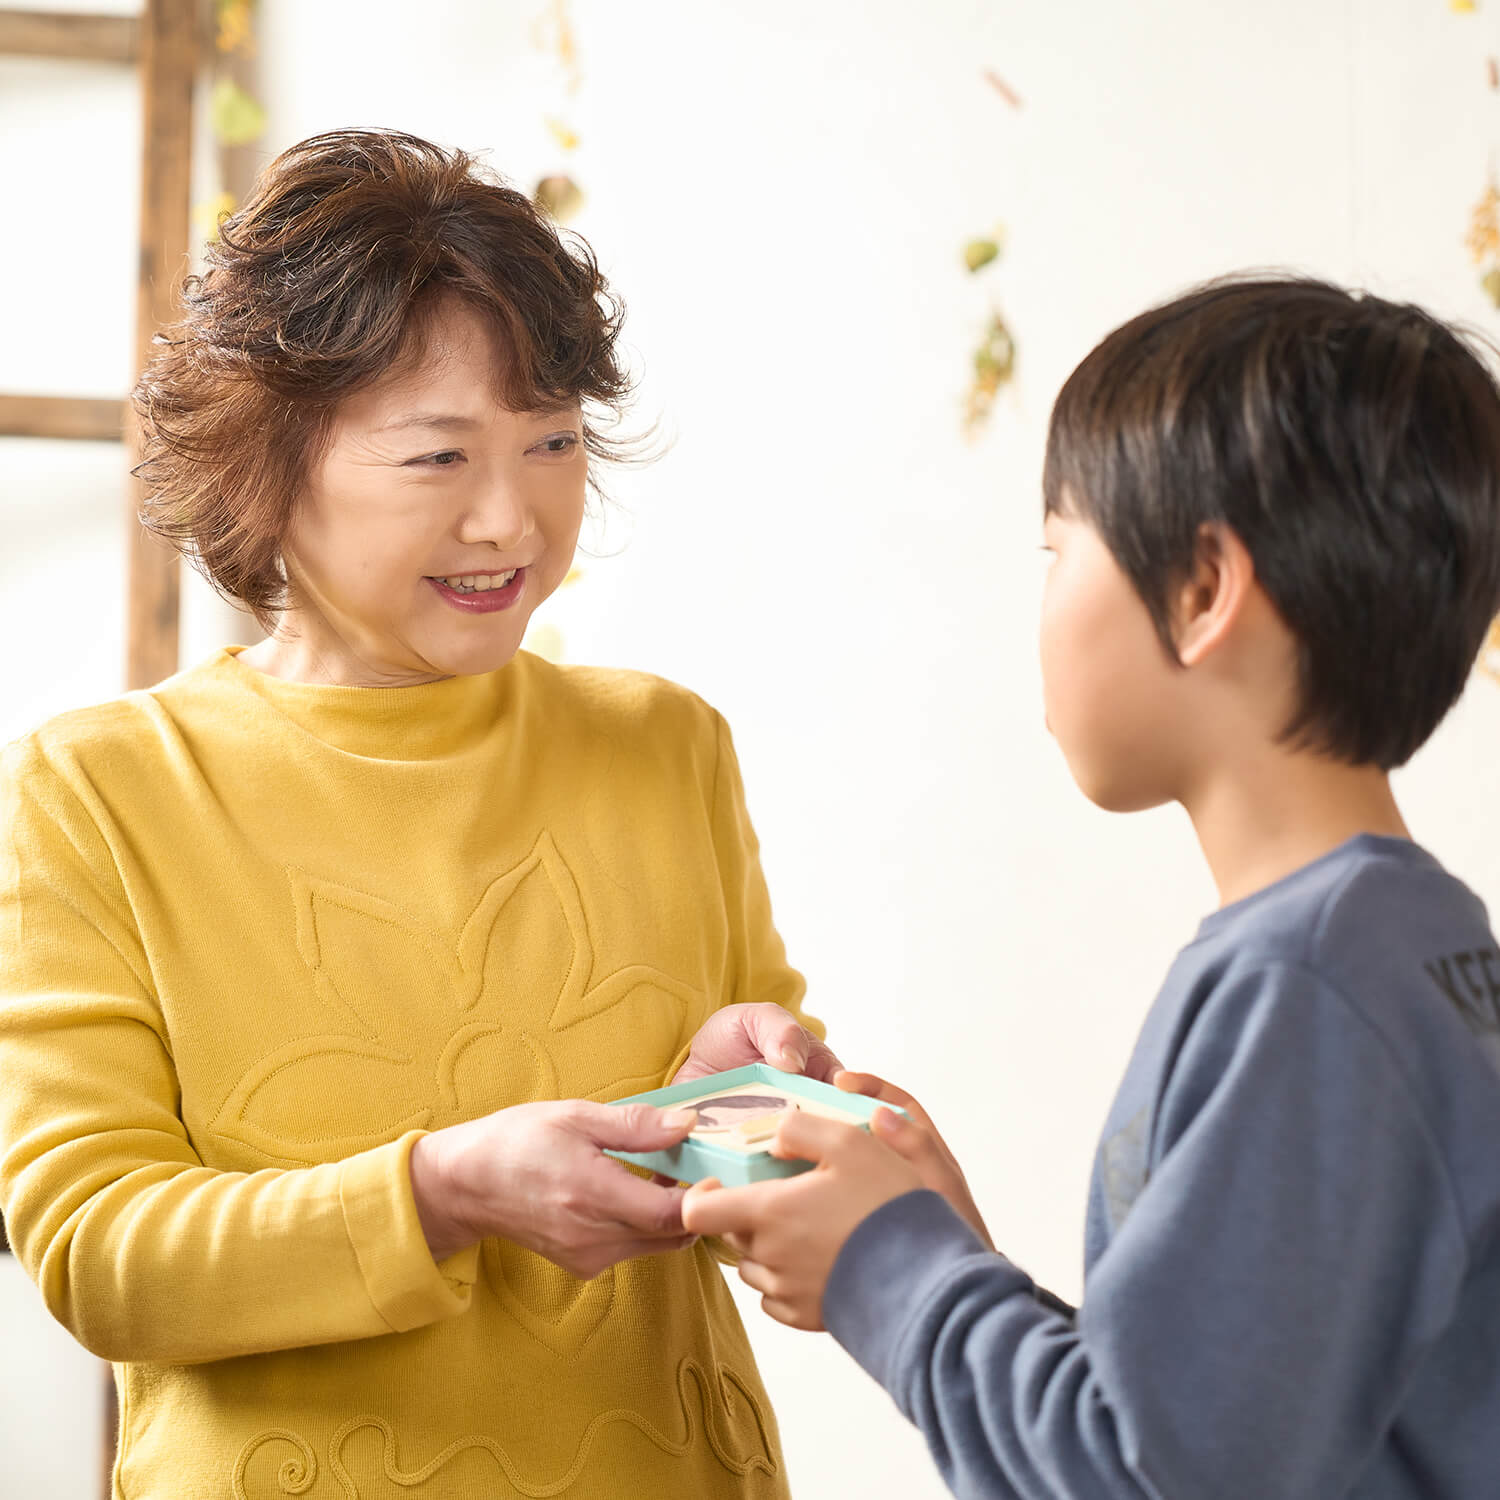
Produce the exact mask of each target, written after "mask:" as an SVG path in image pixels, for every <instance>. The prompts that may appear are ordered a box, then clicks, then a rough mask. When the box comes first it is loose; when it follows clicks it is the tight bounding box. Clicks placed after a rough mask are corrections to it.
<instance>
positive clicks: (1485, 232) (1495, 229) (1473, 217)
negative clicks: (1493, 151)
mask: <svg viewBox="0 0 1500 1500" xmlns="http://www.w3.org/2000/svg"><path fill="white" fill-rule="evenodd" d="M1464 244H1465V245H1467V246H1468V248H1469V254H1470V255H1471V256H1473V258H1474V264H1475V265H1479V264H1481V263H1483V262H1484V261H1487V260H1493V259H1495V258H1496V257H1497V256H1500V188H1497V187H1496V186H1495V179H1494V178H1493V177H1492V178H1491V179H1490V180H1489V181H1488V182H1487V183H1486V184H1485V188H1484V191H1483V192H1482V193H1481V194H1480V195H1479V201H1478V202H1477V203H1476V204H1475V205H1474V208H1473V211H1472V212H1471V213H1470V215H1469V232H1468V233H1467V234H1466V235H1465V236H1464Z"/></svg>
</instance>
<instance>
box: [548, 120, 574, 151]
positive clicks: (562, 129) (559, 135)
mask: <svg viewBox="0 0 1500 1500" xmlns="http://www.w3.org/2000/svg"><path fill="white" fill-rule="evenodd" d="M547 130H548V132H549V133H550V134H551V136H552V139H553V140H554V141H556V142H557V144H558V145H559V146H561V147H562V148H563V150H564V151H576V150H577V149H578V132H577V131H576V130H573V129H572V128H570V127H569V126H567V125H564V124H563V122H562V121H561V120H554V119H552V118H550V116H549V118H548V120H547Z"/></svg>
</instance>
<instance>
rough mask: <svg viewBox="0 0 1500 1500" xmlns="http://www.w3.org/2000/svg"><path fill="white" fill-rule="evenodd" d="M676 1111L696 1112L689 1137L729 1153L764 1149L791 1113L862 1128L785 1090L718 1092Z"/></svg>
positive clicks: (850, 1116) (854, 1117) (851, 1117)
mask: <svg viewBox="0 0 1500 1500" xmlns="http://www.w3.org/2000/svg"><path fill="white" fill-rule="evenodd" d="M677 1108H679V1109H696V1110H697V1111H698V1123H697V1125H695V1126H694V1127H693V1130H692V1132H691V1134H692V1135H693V1136H694V1137H695V1138H697V1139H699V1140H704V1141H709V1142H711V1143H712V1144H713V1145H715V1146H723V1147H725V1148H726V1149H728V1150H730V1151H753V1150H759V1149H763V1146H764V1143H765V1142H767V1141H769V1140H770V1139H771V1138H772V1137H773V1136H774V1135H775V1134H776V1132H777V1130H778V1129H779V1128H780V1126H781V1122H782V1121H783V1120H784V1119H785V1118H786V1116H787V1115H788V1114H789V1113H790V1112H791V1111H792V1110H794V1109H800V1110H803V1111H805V1112H806V1113H808V1114H810V1115H822V1116H823V1117H824V1118H825V1119H829V1120H843V1121H844V1122H845V1123H846V1124H849V1125H862V1124H864V1119H863V1117H862V1116H860V1115H858V1114H855V1113H853V1112H852V1111H850V1110H847V1109H839V1108H836V1107H834V1106H831V1105H828V1104H825V1103H823V1102H822V1101H821V1100H816V1099H797V1098H794V1097H793V1096H792V1095H791V1094H788V1093H787V1092H786V1091H785V1090H784V1089H777V1088H770V1087H760V1088H756V1089H753V1090H740V1089H720V1090H719V1091H717V1092H716V1093H711V1094H704V1095H702V1096H701V1097H699V1098H696V1099H683V1100H681V1101H679V1103H678V1105H677Z"/></svg>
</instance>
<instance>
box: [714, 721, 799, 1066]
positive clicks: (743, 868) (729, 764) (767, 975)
mask: <svg viewBox="0 0 1500 1500" xmlns="http://www.w3.org/2000/svg"><path fill="white" fill-rule="evenodd" d="M714 722H715V725H716V728H717V730H718V739H719V745H718V760H717V763H716V765H715V769H714V792H713V819H714V845H715V848H716V849H717V850H718V855H719V869H720V873H721V876H722V879H723V890H724V904H725V910H726V913H727V915H728V919H729V942H730V953H729V968H728V973H729V982H728V983H727V984H726V986H725V998H724V1003H725V1004H726V1005H733V1004H738V1003H741V1002H746V1001H755V1002H760V1001H771V1002H773V1003H774V1004H776V1005H780V1006H781V1007H783V1008H784V1009H786V1010H789V1011H790V1012H791V1013H792V1014H793V1015H794V1016H796V1017H797V1019H798V1020H799V1021H801V1022H802V1024H803V1025H804V1026H806V1027H807V1028H808V1030H809V1031H811V1032H813V1033H814V1034H816V1035H817V1036H819V1037H826V1036H827V1028H826V1027H825V1026H824V1025H823V1023H822V1022H821V1021H819V1020H817V1019H815V1018H814V1017H812V1016H809V1015H807V1014H806V1012H804V1011H803V1009H802V1000H803V996H804V995H805V994H806V992H807V985H806V983H805V982H804V980H803V978H802V975H801V974H799V973H798V972H797V970H796V969H794V968H793V967H792V966H791V964H790V963H788V962H787V956H786V945H785V944H784V943H783V942H782V941H781V935H780V933H778V932H777V931H776V926H775V924H774V923H773V922H772V920H771V895H770V892H769V891H768V890H767V889H766V878H765V876H764V874H762V872H761V867H760V840H759V839H757V838H756V836H755V829H754V828H753V827H752V826H751V823H750V814H749V811H748V810H747V808H746V806H745V784H744V781H743V780H742V779H741V776H740V763H739V759H738V757H737V756H736V755H735V753H734V741H733V739H732V738H731V737H730V733H729V726H728V724H726V723H725V722H724V720H723V719H722V718H721V717H720V716H719V715H718V714H715V715H714Z"/></svg>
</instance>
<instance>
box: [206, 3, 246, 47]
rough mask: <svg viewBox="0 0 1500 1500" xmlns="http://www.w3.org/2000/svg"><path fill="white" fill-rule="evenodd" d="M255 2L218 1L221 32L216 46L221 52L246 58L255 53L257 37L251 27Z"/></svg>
mask: <svg viewBox="0 0 1500 1500" xmlns="http://www.w3.org/2000/svg"><path fill="white" fill-rule="evenodd" d="M252 5H253V0H218V4H217V5H216V6H215V10H216V12H217V15H218V21H219V31H218V35H217V36H216V37H215V39H214V45H215V46H216V47H217V48H218V49H219V51H220V52H239V53H242V54H244V55H245V56H246V57H249V56H252V55H253V54H254V52H255V36H254V33H253V32H252V30H251V27H250V12H251V8H252Z"/></svg>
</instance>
